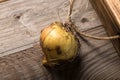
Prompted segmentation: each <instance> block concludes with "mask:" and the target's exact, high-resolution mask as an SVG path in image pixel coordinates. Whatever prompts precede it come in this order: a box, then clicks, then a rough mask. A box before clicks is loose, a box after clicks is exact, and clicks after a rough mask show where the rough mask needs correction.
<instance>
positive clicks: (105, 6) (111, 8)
mask: <svg viewBox="0 0 120 80" xmlns="http://www.w3.org/2000/svg"><path fill="white" fill-rule="evenodd" d="M90 1H91V3H92V5H93V7H94V8H95V9H96V11H97V12H98V15H99V16H100V19H101V21H102V22H103V24H104V27H105V29H106V31H107V33H108V34H109V35H110V36H111V35H119V34H120V5H119V4H120V1H119V0H97V1H96V0H90ZM112 42H113V45H114V47H115V48H116V50H117V52H118V54H119V55H120V39H115V40H112Z"/></svg>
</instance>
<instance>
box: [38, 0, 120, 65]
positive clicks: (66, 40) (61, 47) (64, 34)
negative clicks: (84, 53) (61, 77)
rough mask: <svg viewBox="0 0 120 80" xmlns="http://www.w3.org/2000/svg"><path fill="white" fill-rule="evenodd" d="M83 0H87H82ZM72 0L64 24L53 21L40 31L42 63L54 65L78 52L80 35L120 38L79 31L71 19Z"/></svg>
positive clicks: (71, 57)
mask: <svg viewBox="0 0 120 80" xmlns="http://www.w3.org/2000/svg"><path fill="white" fill-rule="evenodd" d="M84 1H85V2H86V1H87V0H84ZM73 3H74V0H70V9H69V12H68V16H67V22H65V24H63V23H61V22H54V23H52V24H51V25H50V26H48V27H46V28H45V29H43V30H42V31H41V36H40V45H41V47H42V50H43V52H44V54H45V56H44V59H43V65H47V66H55V65H58V64H60V62H61V61H62V62H64V61H69V60H71V59H73V58H75V57H76V55H77V54H78V52H79V48H80V42H79V38H81V35H83V36H86V37H89V38H93V39H98V40H110V39H117V38H120V36H119V35H116V36H111V37H96V36H92V35H89V34H86V33H83V32H81V31H80V30H79V29H78V28H77V27H76V26H75V25H74V23H73V22H72V21H71V14H72V8H73Z"/></svg>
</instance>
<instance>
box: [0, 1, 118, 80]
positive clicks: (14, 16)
mask: <svg viewBox="0 0 120 80" xmlns="http://www.w3.org/2000/svg"><path fill="white" fill-rule="evenodd" d="M77 3H78V1H76V4H77ZM68 5H69V3H68V0H29V1H28V0H10V1H7V2H4V3H0V56H1V58H0V59H1V60H0V61H1V62H0V75H2V76H0V78H1V80H106V79H107V80H116V79H118V80H119V79H120V77H119V74H120V72H119V71H120V69H119V68H120V64H119V63H120V60H119V57H118V55H117V53H116V51H115V49H114V47H113V45H112V43H111V42H110V41H104V40H103V41H101V40H94V39H89V38H86V37H85V38H84V39H85V40H86V41H83V40H82V39H81V45H82V46H81V52H80V56H81V58H80V59H81V62H80V63H79V64H78V65H76V66H75V67H74V68H72V69H68V70H66V71H65V70H64V71H65V73H64V72H61V71H60V72H59V71H58V70H57V71H52V72H50V73H49V72H48V70H46V68H45V67H43V66H42V64H41V59H42V52H41V51H40V50H39V49H40V48H39V46H38V47H35V46H34V45H35V44H39V42H38V41H39V35H40V31H41V29H42V28H44V27H45V26H47V25H48V24H50V23H51V22H53V21H58V20H59V18H58V10H59V13H60V18H61V19H62V21H64V20H65V18H66V11H67V9H68V8H67V7H68ZM79 5H80V4H79ZM79 5H76V6H75V10H78V9H79ZM73 21H75V23H76V25H77V26H78V27H79V29H80V30H81V31H84V32H87V33H89V34H93V35H96V36H106V32H105V30H104V28H103V25H102V24H101V22H100V20H99V18H98V16H97V14H96V13H95V11H94V10H93V8H92V7H91V5H90V6H89V8H88V9H87V11H86V12H85V13H84V15H83V16H82V17H81V12H78V13H77V14H76V15H74V16H73ZM33 46H34V47H33ZM30 47H31V48H30ZM28 48H29V49H28ZM25 49H26V50H25ZM22 50H24V51H22ZM18 51H21V52H18ZM105 69H106V70H105ZM70 73H71V74H72V75H71V74H70ZM109 73H110V74H109ZM15 74H16V75H15ZM73 74H74V75H73ZM51 75H53V76H52V77H51ZM60 75H61V76H60ZM70 76H71V77H70Z"/></svg>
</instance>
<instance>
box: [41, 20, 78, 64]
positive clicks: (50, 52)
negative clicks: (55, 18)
mask: <svg viewBox="0 0 120 80" xmlns="http://www.w3.org/2000/svg"><path fill="white" fill-rule="evenodd" d="M40 45H41V47H42V50H43V52H44V54H45V57H44V59H43V64H49V65H55V64H59V61H66V60H69V59H72V58H74V57H75V56H76V55H77V54H78V51H79V41H78V39H77V38H76V37H75V35H73V34H72V33H71V32H70V31H68V30H67V29H66V28H65V27H64V25H63V24H62V23H60V22H54V23H52V24H51V25H50V26H48V27H46V28H45V29H43V30H42V31H41V35H40Z"/></svg>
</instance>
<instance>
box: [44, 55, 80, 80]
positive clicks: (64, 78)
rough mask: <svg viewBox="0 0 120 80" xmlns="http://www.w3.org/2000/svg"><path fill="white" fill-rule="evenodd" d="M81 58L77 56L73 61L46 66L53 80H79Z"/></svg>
mask: <svg viewBox="0 0 120 80" xmlns="http://www.w3.org/2000/svg"><path fill="white" fill-rule="evenodd" d="M80 64H81V58H80V56H77V57H76V58H75V59H74V60H73V61H70V62H67V63H65V64H63V65H59V66H55V67H46V69H47V70H48V71H49V72H50V73H51V74H52V78H53V80H79V79H77V78H78V76H79V77H80V75H79V74H78V73H79V72H80V70H81V67H80Z"/></svg>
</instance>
